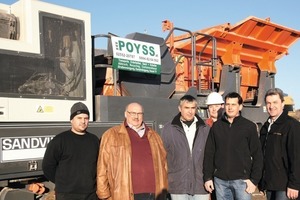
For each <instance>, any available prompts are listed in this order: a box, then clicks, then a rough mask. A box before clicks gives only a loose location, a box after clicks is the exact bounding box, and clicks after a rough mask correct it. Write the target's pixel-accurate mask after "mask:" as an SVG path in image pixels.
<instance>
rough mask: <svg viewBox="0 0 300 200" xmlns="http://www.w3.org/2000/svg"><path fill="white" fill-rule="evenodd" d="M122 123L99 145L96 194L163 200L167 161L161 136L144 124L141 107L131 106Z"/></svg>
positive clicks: (115, 198) (128, 199) (115, 199)
mask: <svg viewBox="0 0 300 200" xmlns="http://www.w3.org/2000/svg"><path fill="white" fill-rule="evenodd" d="M124 114H125V120H124V122H123V123H122V124H120V125H118V126H115V127H112V128H110V129H109V130H107V131H106V132H105V133H104V134H103V136H102V138H101V144H100V151H99V158H98V165H97V195H98V197H99V198H100V199H110V200H124V199H126V200H162V199H166V194H167V184H168V183H167V161H166V151H165V149H164V146H163V143H162V140H161V138H160V136H159V135H158V134H157V133H156V132H155V131H154V130H152V129H151V128H149V127H148V126H147V125H146V124H145V123H144V122H143V116H144V111H143V107H142V106H141V105H140V104H138V103H130V104H129V105H127V106H126V109H125V113H124Z"/></svg>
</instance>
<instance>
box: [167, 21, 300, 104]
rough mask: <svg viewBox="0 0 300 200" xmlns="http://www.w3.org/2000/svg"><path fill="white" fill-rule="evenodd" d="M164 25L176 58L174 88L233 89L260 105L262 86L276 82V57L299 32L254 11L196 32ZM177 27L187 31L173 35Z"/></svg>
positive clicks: (266, 86)
mask: <svg viewBox="0 0 300 200" xmlns="http://www.w3.org/2000/svg"><path fill="white" fill-rule="evenodd" d="M162 28H163V30H164V31H166V30H169V31H170V34H169V35H168V38H167V41H166V42H167V45H168V46H169V48H170V51H171V55H172V57H173V58H174V59H175V60H177V66H176V91H186V90H187V88H189V87H190V86H196V87H197V88H198V92H199V93H203V92H205V91H211V90H215V91H218V92H220V93H221V94H226V93H228V92H230V91H237V92H239V93H240V94H241V95H242V97H243V99H244V101H245V102H249V103H251V104H252V105H258V106H260V105H261V104H262V100H263V96H264V92H265V90H267V89H269V88H270V87H274V75H275V74H276V67H275V61H276V60H278V59H280V58H281V57H282V56H284V55H287V54H288V49H289V47H290V46H291V45H292V44H293V43H295V42H296V41H297V40H298V39H299V37H300V32H299V31H296V30H293V29H291V28H287V27H284V26H281V25H279V24H275V23H272V22H271V21H270V19H269V18H268V19H259V18H257V17H253V16H251V17H248V18H246V19H245V20H243V21H241V22H239V23H237V24H236V25H231V24H230V23H225V24H221V25H218V26H213V27H211V28H206V29H203V30H199V31H196V32H190V31H188V30H183V29H179V28H176V27H174V26H173V23H172V22H170V21H168V20H166V21H163V23H162ZM175 30H177V31H178V30H179V31H184V32H186V33H184V34H182V35H179V36H175V34H174V32H175ZM192 66H193V67H192Z"/></svg>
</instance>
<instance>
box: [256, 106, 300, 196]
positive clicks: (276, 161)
mask: <svg viewBox="0 0 300 200" xmlns="http://www.w3.org/2000/svg"><path fill="white" fill-rule="evenodd" d="M268 127H269V122H268V121H267V122H266V123H265V124H264V125H263V127H262V128H261V131H260V140H261V144H262V149H263V154H264V171H263V177H262V180H261V181H260V184H259V189H260V190H279V191H285V190H286V188H287V187H289V188H292V189H296V190H300V123H299V122H298V121H297V120H296V119H294V118H292V117H290V116H288V113H287V112H286V111H284V112H283V113H282V114H281V115H280V116H279V117H278V118H277V120H276V121H275V122H274V123H273V124H272V126H271V129H270V131H269V132H268Z"/></svg>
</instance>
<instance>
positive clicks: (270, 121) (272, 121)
mask: <svg viewBox="0 0 300 200" xmlns="http://www.w3.org/2000/svg"><path fill="white" fill-rule="evenodd" d="M281 114H282V112H281V113H280V115H281ZM280 115H278V117H280ZM278 117H276V118H275V119H274V120H273V119H271V118H269V119H268V122H269V127H268V132H269V131H270V130H271V126H272V124H273V123H274V122H275V121H276V120H277V119H278Z"/></svg>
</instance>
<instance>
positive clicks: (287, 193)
mask: <svg viewBox="0 0 300 200" xmlns="http://www.w3.org/2000/svg"><path fill="white" fill-rule="evenodd" d="M224 100H225V102H224ZM224 100H223V98H222V96H221V95H220V94H218V93H216V92H213V93H211V94H210V95H209V96H208V98H207V105H208V110H209V115H210V116H209V119H207V120H206V121H204V120H203V119H201V118H200V117H199V116H198V114H197V111H198V105H197V100H196V98H195V97H193V96H191V95H185V96H183V97H182V98H181V99H180V100H179V105H178V109H179V113H178V115H176V116H175V117H174V118H173V119H172V120H171V121H170V122H168V123H167V124H165V126H164V128H163V130H162V133H161V134H160V135H159V134H158V133H157V132H155V131H154V130H153V129H152V128H150V127H148V126H147V125H146V124H145V123H144V120H143V118H144V110H143V107H142V105H140V104H139V103H135V102H133V103H130V104H128V105H127V106H126V108H125V111H124V117H125V120H124V122H123V123H122V124H120V125H118V126H115V127H112V128H110V129H108V130H107V131H106V132H105V133H104V134H103V135H102V137H101V139H100V140H99V139H98V138H97V137H96V136H95V135H93V134H91V133H88V132H87V131H86V129H87V127H88V122H89V111H88V108H87V107H86V106H85V105H84V104H83V103H76V104H74V105H73V106H72V108H71V117H70V120H71V125H72V127H71V130H69V131H66V132H63V133H61V134H58V135H57V136H55V137H54V139H53V140H52V141H51V142H50V143H49V145H48V147H47V150H46V152H45V156H44V160H43V171H44V174H45V176H46V177H47V178H48V179H49V180H50V181H52V182H53V183H55V186H56V188H55V191H56V200H98V199H100V200H102V199H108V200H165V199H167V196H168V195H170V197H169V198H171V200H209V199H214V198H217V199H218V200H234V199H235V200H251V197H252V193H253V192H254V191H255V190H256V187H258V188H259V190H260V191H262V192H266V197H267V199H268V200H288V199H297V198H298V196H299V190H300V145H299V144H297V143H298V142H300V133H299V131H300V122H298V121H297V120H295V119H293V118H292V117H290V116H288V114H287V112H286V111H285V110H284V98H283V92H282V91H281V90H280V89H278V88H275V89H271V90H269V91H267V93H266V95H265V103H266V108H267V112H268V113H269V118H268V120H267V121H266V123H265V124H264V125H263V126H262V128H261V130H260V133H259V132H258V127H257V125H256V124H255V123H253V122H251V121H250V120H248V119H246V118H244V117H243V116H242V108H243V99H242V97H241V96H240V95H239V94H238V93H235V92H232V93H228V94H227V95H226V96H225V98H224ZM214 192H215V197H214V196H212V195H211V193H214Z"/></svg>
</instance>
